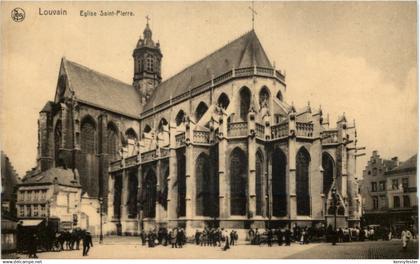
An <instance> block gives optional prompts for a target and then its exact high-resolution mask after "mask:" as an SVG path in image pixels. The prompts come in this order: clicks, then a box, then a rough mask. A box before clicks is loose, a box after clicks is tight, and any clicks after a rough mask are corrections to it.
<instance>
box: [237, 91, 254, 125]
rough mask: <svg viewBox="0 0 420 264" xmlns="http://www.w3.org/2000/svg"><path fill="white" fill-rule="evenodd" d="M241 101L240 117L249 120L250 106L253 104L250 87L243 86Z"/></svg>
mask: <svg viewBox="0 0 420 264" xmlns="http://www.w3.org/2000/svg"><path fill="white" fill-rule="evenodd" d="M239 95H240V98H241V103H240V109H239V113H240V117H241V118H242V120H247V117H248V112H249V108H250V106H251V91H249V89H248V87H245V86H244V87H242V89H241V91H240V93H239Z"/></svg>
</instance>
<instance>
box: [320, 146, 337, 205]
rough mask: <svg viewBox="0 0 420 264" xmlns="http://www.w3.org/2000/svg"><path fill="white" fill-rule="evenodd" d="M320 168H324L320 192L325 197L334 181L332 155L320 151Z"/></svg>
mask: <svg viewBox="0 0 420 264" xmlns="http://www.w3.org/2000/svg"><path fill="white" fill-rule="evenodd" d="M322 168H323V169H324V175H323V189H322V192H323V193H324V194H325V196H326V197H327V195H328V192H329V191H330V189H331V185H332V183H333V181H334V161H333V159H332V157H331V156H330V155H329V154H328V153H325V152H324V153H322Z"/></svg>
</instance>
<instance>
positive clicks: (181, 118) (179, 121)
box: [175, 110, 185, 126]
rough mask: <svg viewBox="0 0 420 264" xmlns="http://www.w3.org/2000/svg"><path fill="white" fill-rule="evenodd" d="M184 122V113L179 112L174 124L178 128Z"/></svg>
mask: <svg viewBox="0 0 420 264" xmlns="http://www.w3.org/2000/svg"><path fill="white" fill-rule="evenodd" d="M184 120H185V113H184V111H182V110H180V111H179V112H178V114H177V115H176V117H175V123H176V125H177V126H180V125H181V124H182V123H183V122H184Z"/></svg>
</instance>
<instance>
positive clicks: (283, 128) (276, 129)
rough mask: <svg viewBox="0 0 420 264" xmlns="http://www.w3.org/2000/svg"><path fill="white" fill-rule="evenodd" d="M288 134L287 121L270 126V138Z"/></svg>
mask: <svg viewBox="0 0 420 264" xmlns="http://www.w3.org/2000/svg"><path fill="white" fill-rule="evenodd" d="M288 135H289V123H288V122H285V123H280V124H277V125H274V126H272V127H271V138H272V139H277V138H283V137H287V136H288Z"/></svg>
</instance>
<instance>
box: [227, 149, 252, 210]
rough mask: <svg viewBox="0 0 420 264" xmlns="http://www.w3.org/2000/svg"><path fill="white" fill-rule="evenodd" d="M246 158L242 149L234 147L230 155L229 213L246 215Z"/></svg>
mask: <svg viewBox="0 0 420 264" xmlns="http://www.w3.org/2000/svg"><path fill="white" fill-rule="evenodd" d="M247 164H248V160H247V157H246V155H245V153H244V151H243V150H241V149H239V148H236V149H234V150H233V151H232V154H231V156H230V213H231V215H246V208H247V192H248V188H247V170H248V166H247Z"/></svg>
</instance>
